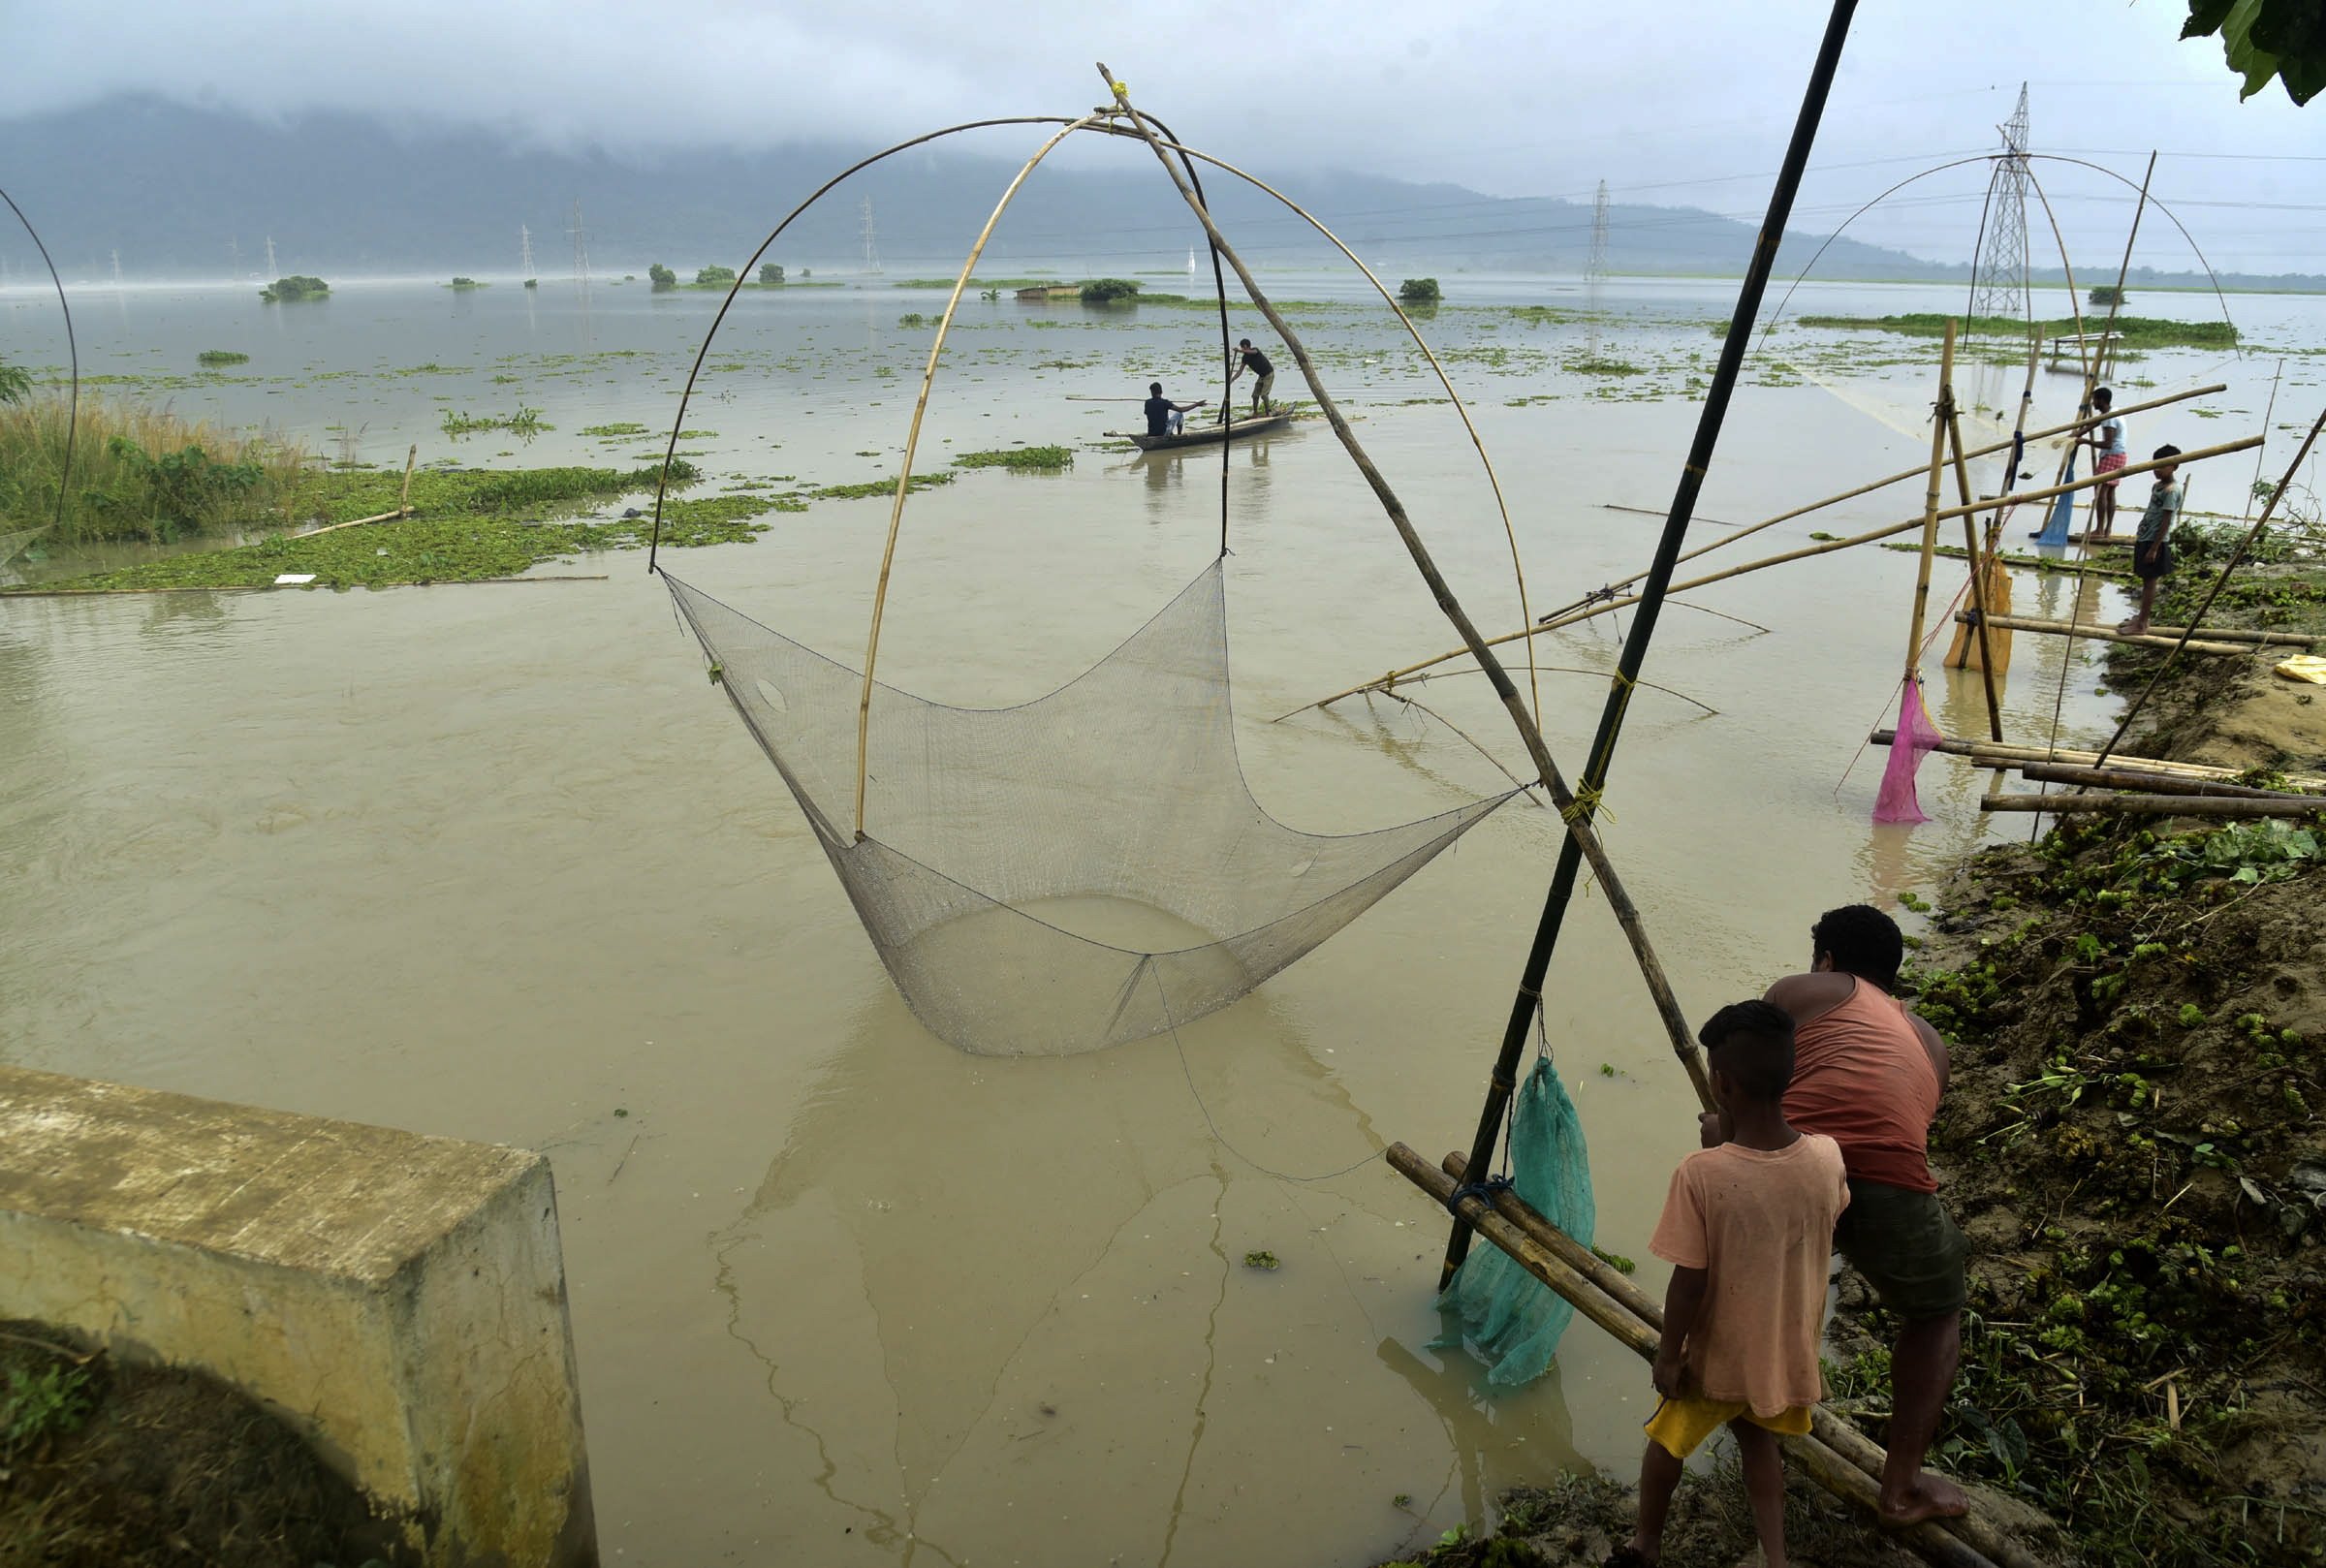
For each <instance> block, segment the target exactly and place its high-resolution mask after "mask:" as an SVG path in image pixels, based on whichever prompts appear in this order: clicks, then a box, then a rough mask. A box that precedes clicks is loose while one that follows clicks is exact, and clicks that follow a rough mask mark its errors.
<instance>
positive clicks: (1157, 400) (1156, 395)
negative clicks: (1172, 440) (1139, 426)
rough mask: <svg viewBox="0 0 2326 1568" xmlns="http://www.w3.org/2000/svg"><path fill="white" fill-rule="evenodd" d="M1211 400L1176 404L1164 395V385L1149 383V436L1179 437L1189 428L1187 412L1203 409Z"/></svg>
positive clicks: (1156, 382)
mask: <svg viewBox="0 0 2326 1568" xmlns="http://www.w3.org/2000/svg"><path fill="white" fill-rule="evenodd" d="M1208 401H1210V399H1208V398H1202V397H1199V398H1197V399H1196V400H1195V401H1194V402H1192V403H1175V402H1173V401H1172V400H1171V399H1170V398H1168V397H1166V396H1164V395H1163V383H1161V382H1159V381H1150V382H1148V383H1147V434H1148V435H1178V434H1179V432H1180V431H1182V430H1184V429H1185V428H1186V427H1187V411H1188V410H1189V409H1191V408H1201V407H1203V406H1204V404H1205V403H1206V402H1208Z"/></svg>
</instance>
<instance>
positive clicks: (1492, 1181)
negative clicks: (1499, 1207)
mask: <svg viewBox="0 0 2326 1568" xmlns="http://www.w3.org/2000/svg"><path fill="white" fill-rule="evenodd" d="M1514 1190H1515V1189H1514V1188H1513V1187H1512V1186H1511V1181H1510V1177H1508V1176H1488V1177H1487V1178H1486V1179H1485V1180H1484V1181H1465V1182H1463V1183H1462V1185H1461V1186H1459V1187H1456V1188H1455V1189H1454V1190H1453V1191H1452V1192H1450V1193H1448V1194H1447V1195H1446V1212H1447V1213H1449V1214H1454V1215H1457V1216H1459V1215H1460V1214H1461V1213H1462V1200H1463V1199H1465V1198H1475V1199H1477V1200H1478V1201H1479V1202H1480V1203H1483V1204H1485V1205H1486V1206H1487V1207H1489V1208H1492V1207H1493V1205H1494V1194H1495V1193H1498V1192H1510V1191H1514Z"/></svg>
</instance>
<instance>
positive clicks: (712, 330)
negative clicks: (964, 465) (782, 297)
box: [646, 107, 1542, 839]
mask: <svg viewBox="0 0 2326 1568" xmlns="http://www.w3.org/2000/svg"><path fill="white" fill-rule="evenodd" d="M1126 113H1132V114H1136V115H1137V117H1139V118H1141V119H1144V120H1146V121H1147V122H1148V123H1150V124H1152V125H1154V126H1155V127H1156V128H1157V129H1158V130H1159V131H1161V132H1162V135H1161V136H1160V137H1156V138H1152V139H1151V143H1150V144H1152V145H1155V146H1157V147H1159V148H1160V149H1162V150H1164V151H1168V152H1170V153H1174V154H1176V155H1178V156H1179V159H1180V161H1181V162H1182V163H1186V162H1188V161H1189V160H1195V161H1200V162H1203V163H1206V164H1209V165H1210V166H1211V167H1213V168H1215V169H1218V170H1220V171H1222V172H1226V173H1229V174H1233V175H1234V176H1236V177H1237V178H1239V179H1241V180H1242V181H1244V182H1245V183H1246V184H1248V185H1251V186H1252V187H1253V188H1254V189H1256V190H1259V191H1261V192H1262V193H1264V194H1265V195H1267V196H1270V197H1272V198H1273V199H1274V200H1275V201H1277V202H1278V203H1280V204H1283V205H1284V206H1285V207H1286V208H1287V209H1289V210H1290V211H1292V212H1293V213H1294V214H1296V215H1297V216H1298V217H1300V218H1301V219H1302V220H1303V221H1304V222H1305V223H1307V224H1308V225H1309V227H1310V228H1312V229H1314V230H1315V231H1316V232H1317V233H1318V234H1319V235H1322V236H1323V237H1324V238H1325V239H1326V240H1327V241H1328V242H1329V243H1331V244H1332V245H1333V247H1334V248H1335V249H1336V250H1337V251H1338V252H1339V253H1340V254H1341V255H1342V256H1343V257H1344V258H1346V259H1347V260H1348V262H1349V263H1350V265H1351V266H1353V267H1356V268H1357V270H1358V271H1359V272H1360V273H1361V274H1362V275H1363V276H1364V278H1365V280H1366V281H1367V283H1369V284H1370V285H1372V287H1373V290H1374V292H1375V293H1376V294H1378V295H1379V296H1380V297H1381V299H1382V301H1383V302H1384V303H1385V304H1387V305H1388V306H1389V308H1390V310H1391V311H1392V312H1393V313H1394V314H1395V315H1396V316H1397V318H1398V321H1399V325H1400V326H1402V327H1403V328H1404V329H1405V331H1406V333H1407V335H1408V336H1410V337H1411V338H1412V339H1413V342H1414V345H1415V347H1417V348H1419V349H1420V350H1421V352H1422V356H1423V358H1424V359H1425V360H1426V361H1429V364H1430V371H1431V373H1432V374H1434V375H1435V376H1436V378H1437V381H1438V384H1439V386H1440V387H1442V388H1443V389H1444V390H1445V392H1446V395H1447V397H1448V399H1449V400H1450V401H1451V402H1452V404H1453V406H1454V409H1455V411H1456V413H1457V414H1458V415H1459V416H1460V418H1461V420H1462V428H1463V430H1464V431H1465V432H1466V433H1467V434H1468V436H1469V438H1470V444H1471V447H1472V448H1473V450H1475V451H1476V453H1477V455H1478V460H1479V463H1480V465H1481V467H1482V468H1483V469H1484V471H1485V474H1486V479H1487V484H1488V486H1489V488H1490V489H1491V490H1492V492H1493V497H1494V506H1495V510H1496V512H1497V513H1498V515H1499V516H1500V518H1501V522H1502V531H1503V537H1504V539H1505V541H1506V542H1507V544H1508V546H1509V549H1510V557H1511V571H1512V575H1513V577H1514V579H1515V580H1516V582H1517V587H1518V594H1519V611H1520V614H1521V616H1522V619H1523V620H1524V619H1531V616H1532V609H1531V606H1530V603H1529V601H1528V597H1527V589H1526V575H1525V565H1524V559H1523V556H1522V553H1521V550H1520V548H1519V540H1518V530H1517V526H1516V524H1515V522H1514V521H1513V519H1512V517H1511V515H1510V505H1509V501H1508V498H1507V497H1506V496H1505V495H1504V493H1503V489H1502V484H1501V479H1500V476H1499V475H1497V474H1496V473H1495V471H1494V466H1493V458H1492V456H1491V455H1489V454H1488V452H1487V449H1486V442H1485V438H1484V437H1483V436H1481V435H1480V434H1479V432H1478V427H1477V424H1476V423H1475V422H1474V421H1473V420H1472V419H1471V417H1470V410H1469V406H1468V404H1467V403H1466V402H1465V401H1464V400H1463V399H1462V394H1461V393H1460V392H1458V391H1456V389H1455V387H1454V383H1453V379H1452V378H1451V377H1450V376H1449V375H1448V374H1447V373H1446V369H1445V366H1444V364H1443V363H1442V362H1441V361H1439V360H1438V358H1437V355H1436V354H1435V353H1434V352H1433V351H1432V350H1431V349H1430V344H1429V342H1428V341H1427V340H1426V339H1425V338H1424V337H1423V336H1422V333H1421V329H1419V328H1418V327H1417V326H1415V324H1414V322H1413V319H1412V317H1411V316H1409V315H1408V314H1407V313H1406V311H1405V310H1404V308H1403V307H1402V306H1401V305H1400V304H1399V302H1398V299H1397V297H1396V296H1395V295H1394V294H1393V293H1391V291H1390V289H1389V287H1388V285H1387V284H1385V283H1383V282H1382V281H1381V279H1380V277H1379V276H1378V275H1376V274H1375V273H1374V272H1373V270H1372V268H1371V267H1367V265H1366V264H1365V262H1364V261H1363V259H1362V258H1360V257H1359V256H1358V255H1357V253H1356V252H1355V251H1353V250H1351V249H1350V248H1349V246H1348V245H1347V244H1346V243H1345V242H1344V241H1342V239H1341V238H1340V236H1339V235H1336V234H1334V233H1333V231H1332V230H1331V229H1330V228H1328V227H1327V226H1326V225H1325V224H1324V223H1323V222H1322V221H1320V220H1319V219H1318V218H1317V217H1316V216H1315V215H1314V214H1313V213H1311V212H1309V211H1308V210H1307V209H1306V208H1304V207H1303V206H1302V205H1301V204H1299V203H1297V202H1295V201H1293V200H1292V199H1291V198H1290V197H1288V196H1286V195H1285V194H1284V193H1283V192H1281V191H1279V190H1277V189H1276V188H1275V187H1273V185H1270V184H1269V183H1267V182H1266V181H1265V180H1263V179H1261V178H1260V177H1259V176H1257V175H1255V174H1253V173H1251V172H1248V171H1245V170H1243V169H1241V168H1238V167H1237V166H1236V165H1234V164H1231V163H1229V162H1227V161H1226V160H1224V159H1222V158H1219V157H1216V156H1214V155H1212V154H1210V153H1207V152H1204V151H1202V150H1201V149H1199V148H1196V147H1193V146H1189V145H1186V144H1184V143H1182V142H1180V141H1178V140H1177V138H1175V137H1173V136H1172V135H1171V133H1170V131H1169V129H1168V128H1167V127H1164V126H1163V124H1162V122H1161V121H1160V120H1156V119H1154V118H1153V116H1151V115H1147V114H1145V113H1144V112H1141V111H1135V110H1125V109H1123V108H1121V107H1109V108H1104V109H1101V110H1093V111H1092V112H1090V113H1088V114H1084V115H1082V116H1080V117H1070V116H1066V115H1010V116H1004V117H997V118H993V119H986V120H974V121H968V122H965V123H963V124H959V125H954V126H948V127H945V128H944V129H941V130H937V131H931V132H928V133H927V134H926V135H923V136H918V137H914V138H911V139H909V140H907V141H900V142H897V143H896V145H894V146H891V147H887V148H884V149H883V150H881V151H880V152H876V153H874V154H872V155H871V156H869V157H866V158H864V159H862V160H860V161H858V162H857V163H854V164H851V165H850V166H849V167H848V168H846V169H844V170H842V171H841V172H839V173H837V174H834V175H833V177H832V178H831V179H829V180H827V181H825V182H824V183H823V184H822V185H820V186H818V187H817V188H816V189H815V190H814V191H813V192H811V193H810V194H809V195H808V196H807V198H806V199H805V200H803V201H802V202H801V203H800V204H799V205H797V206H795V207H794V208H793V209H792V210H791V211H790V212H789V213H787V214H786V215H785V216H784V218H783V220H782V221H781V222H780V223H778V224H777V225H776V226H775V228H774V229H773V230H771V231H770V233H769V235H768V236H767V237H766V238H765V239H763V240H762V241H760V243H759V246H758V248H757V249H755V250H753V251H752V253H751V255H750V256H749V257H748V258H747V259H746V260H745V261H744V263H743V265H742V267H739V268H738V269H737V273H736V281H735V282H734V283H733V284H731V285H729V287H728V291H727V295H726V298H724V299H722V300H721V301H720V303H719V309H718V311H717V313H716V314H714V315H713V317H712V318H711V324H710V327H709V329H707V331H706V332H705V334H704V338H703V343H702V346H701V347H700V348H699V349H697V351H696V353H695V361H694V363H693V365H692V366H691V367H690V368H689V370H688V372H687V379H686V384H685V386H684V387H683V388H682V389H681V391H680V392H679V398H678V409H677V413H676V418H675V419H674V420H673V421H672V424H671V435H670V439H669V441H668V443H667V444H666V446H665V449H664V462H663V468H662V472H661V474H660V475H659V476H658V478H657V483H656V486H655V492H654V526H653V537H652V542H651V543H650V545H649V548H648V550H647V556H646V569H647V570H648V571H649V572H652V571H656V570H659V567H658V564H657V560H658V554H659V549H660V543H661V531H662V510H663V504H664V500H665V497H666V496H667V494H668V489H669V476H670V468H671V464H672V461H673V460H675V458H676V455H677V446H678V432H679V431H680V430H681V429H683V428H684V427H685V424H686V411H687V407H688V404H689V402H690V401H691V399H692V397H693V395H694V390H695V385H696V382H697V380H698V379H699V378H700V376H701V374H702V370H703V366H704V364H705V362H706V361H707V359H708V358H709V354H710V345H711V342H712V340H713V339H714V338H715V337H716V336H717V335H718V330H719V328H720V326H721V325H723V324H724V322H725V321H726V318H727V312H728V311H729V309H731V308H732V307H733V305H734V303H735V300H736V298H738V297H739V295H740V293H741V291H742V288H743V285H744V283H745V282H746V281H747V279H748V278H749V277H750V275H751V272H752V269H753V268H754V267H757V266H758V264H759V261H760V258H761V257H763V256H764V255H766V254H767V252H768V251H769V249H770V248H771V247H772V246H773V245H774V243H775V241H776V239H777V238H779V237H780V236H781V235H783V233H784V231H785V230H787V229H789V228H790V227H791V225H792V224H793V223H794V222H795V221H797V220H798V219H799V218H800V216H801V215H802V213H804V212H806V211H807V209H808V208H809V207H811V206H813V205H814V204H816V203H817V202H818V201H820V200H821V199H822V198H823V197H825V196H826V195H828V194H829V193H830V192H831V191H832V190H833V189H834V188H835V187H836V186H838V185H839V184H841V183H842V182H843V181H845V180H847V179H848V178H850V177H851V176H853V175H854V174H856V173H859V172H862V171H864V170H865V169H867V168H870V167H871V166H872V165H873V164H876V163H879V162H880V161H882V160H883V159H886V158H889V157H893V156H895V155H896V154H897V153H899V152H904V151H907V150H909V149H911V148H913V147H917V146H922V145H925V144H927V142H930V141H937V140H939V139H940V138H943V137H947V136H953V135H957V134H959V133H961V132H965V131H973V130H987V129H991V128H994V127H998V126H1005V125H1053V126H1057V127H1059V129H1058V130H1057V131H1056V132H1055V133H1054V134H1053V135H1052V136H1051V137H1050V138H1049V140H1047V141H1044V142H1043V144H1042V146H1041V147H1040V148H1039V149H1037V150H1036V152H1035V153H1034V155H1033V156H1032V157H1031V158H1029V159H1028V160H1027V161H1026V163H1025V165H1024V166H1023V167H1022V168H1021V169H1020V170H1019V172H1018V174H1017V176H1016V177H1015V178H1013V179H1012V180H1011V181H1010V184H1009V186H1008V188H1007V189H1006V190H1005V191H1004V192H1003V193H1002V196H1001V199H1000V201H999V202H998V203H996V204H995V206H994V208H993V212H992V214H991V216H990V217H989V218H988V219H987V222H986V226H985V228H984V229H983V230H982V231H981V232H980V233H979V235H978V237H977V241H976V243H975V244H974V245H973V246H972V247H971V249H970V252H969V256H968V258H967V260H966V261H965V262H964V263H963V265H962V267H961V270H960V272H959V276H958V277H957V278H956V279H955V282H954V288H953V293H952V295H951V297H950V298H948V299H947V300H946V304H945V310H944V312H943V314H942V315H941V316H940V317H939V319H938V324H937V331H936V335H935V338H934V340H933V341H932V342H931V344H930V346H929V355H928V360H927V364H926V365H925V366H924V368H923V372H922V379H921V389H920V392H919V395H918V397H917V398H916V400H915V403H914V407H913V418H912V423H911V425H910V426H909V428H908V431H907V434H906V440H905V449H904V455H903V459H902V462H901V464H900V468H899V472H898V474H897V479H896V495H895V497H894V498H893V500H892V502H891V507H890V515H889V532H888V537H887V539H886V541H885V542H884V545H883V548H882V552H881V564H880V574H879V578H878V580H877V582H876V584H875V587H874V593H873V605H872V617H871V627H870V630H869V633H868V635H867V638H866V644H865V656H864V682H863V687H862V690H861V694H860V697H859V702H858V713H857V779H856V824H855V831H856V835H857V837H858V838H860V839H861V838H863V837H864V835H865V827H864V794H865V787H866V781H867V771H868V767H867V765H868V760H869V749H870V747H869V741H870V734H871V731H870V709H871V698H872V689H873V686H874V684H875V679H874V666H875V664H876V663H877V661H878V657H879V646H880V630H881V625H882V621H883V619H884V616H885V612H886V605H887V599H888V588H889V582H890V580H891V576H892V572H893V568H894V564H895V558H896V544H897V540H898V538H899V536H900V533H901V529H902V524H903V516H904V507H905V503H906V500H907V498H908V496H909V494H910V491H911V485H912V472H913V470H912V464H913V455H914V453H915V451H916V449H917V446H918V443H919V438H920V431H921V425H922V423H923V419H924V417H925V415H926V413H927V405H928V398H929V393H930V392H931V390H932V389H933V387H934V384H935V379H936V372H937V367H938V364H939V363H940V361H941V360H942V358H943V353H944V344H945V338H946V335H947V333H948V331H949V329H951V327H952V324H953V320H954V317H955V315H956V314H957V312H958V311H959V305H960V300H961V296H962V295H963V294H964V293H965V292H966V290H967V287H968V284H969V280H970V278H971V276H972V275H973V274H974V272H975V270H976V267H977V262H978V259H979V257H980V256H981V255H982V254H983V252H984V249H985V246H986V244H987V242H988V241H989V240H990V238H991V237H992V234H993V230H994V229H995V227H996V226H997V225H998V224H999V223H1000V220H1001V217H1002V215H1003V213H1004V212H1005V211H1006V210H1007V209H1008V207H1009V204H1010V203H1011V202H1012V201H1013V200H1014V199H1015V198H1016V196H1017V193H1018V191H1019V189H1020V188H1021V187H1022V185H1023V184H1024V182H1025V180H1026V179H1027V177H1029V176H1030V175H1031V174H1032V172H1033V171H1034V169H1035V168H1036V167H1037V166H1038V165H1040V164H1041V163H1042V161H1043V160H1044V159H1045V158H1047V157H1048V156H1049V155H1050V153H1051V152H1052V151H1053V150H1054V149H1055V148H1056V147H1057V146H1058V145H1059V144H1060V143H1061V142H1063V141H1065V139H1066V138H1067V137H1069V136H1071V135H1073V134H1074V133H1075V132H1077V131H1089V132H1095V133H1097V134H1100V135H1107V136H1115V137H1121V138H1125V139H1128V140H1132V141H1150V138H1149V137H1148V136H1147V135H1146V134H1144V133H1143V132H1141V131H1135V130H1131V129H1128V128H1126V127H1123V126H1121V125H1117V124H1114V123H1112V121H1113V120H1114V119H1115V118H1116V117H1118V116H1121V115H1124V114H1126ZM1190 173H1191V174H1192V169H1191V170H1190ZM1217 261H1218V257H1217V252H1216V249H1214V254H1213V262H1214V267H1215V269H1216V267H1217ZM1220 302H1221V329H1222V332H1223V334H1224V332H1225V330H1226V287H1225V282H1224V279H1223V280H1222V281H1221V284H1220ZM1223 457H1224V454H1223ZM1222 484H1223V490H1222V496H1221V504H1222V506H1223V507H1224V506H1225V504H1226V494H1225V489H1224V485H1225V480H1224V474H1223V481H1222ZM1222 549H1223V552H1224V549H1225V541H1224V538H1223V541H1222ZM1526 653H1527V680H1528V687H1529V698H1530V706H1531V708H1532V711H1533V714H1534V716H1535V719H1536V722H1537V724H1538V725H1539V723H1540V720H1541V714H1542V685H1541V676H1540V674H1539V673H1538V671H1537V668H1536V661H1535V655H1534V647H1533V643H1532V642H1531V640H1529V642H1528V643H1527V649H1526Z"/></svg>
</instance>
